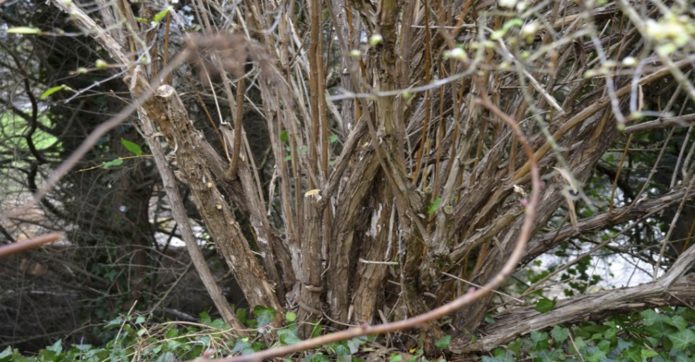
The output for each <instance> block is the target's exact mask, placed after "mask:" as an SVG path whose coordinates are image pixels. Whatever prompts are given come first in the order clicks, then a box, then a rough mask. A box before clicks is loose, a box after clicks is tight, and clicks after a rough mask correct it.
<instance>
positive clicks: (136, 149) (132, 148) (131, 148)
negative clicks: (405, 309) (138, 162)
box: [121, 138, 142, 156]
mask: <svg viewBox="0 0 695 362" xmlns="http://www.w3.org/2000/svg"><path fill="white" fill-rule="evenodd" d="M121 145H123V147H124V148H125V149H126V150H128V152H130V153H132V154H133V155H135V156H141V155H142V148H140V145H138V144H137V143H135V142H133V141H129V140H127V139H125V138H121Z"/></svg>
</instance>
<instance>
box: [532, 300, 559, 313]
mask: <svg viewBox="0 0 695 362" xmlns="http://www.w3.org/2000/svg"><path fill="white" fill-rule="evenodd" d="M534 308H536V310H537V311H539V312H541V313H548V312H550V311H551V310H553V308H555V300H554V299H548V298H541V299H539V300H538V301H537V302H536V305H535V307H534Z"/></svg>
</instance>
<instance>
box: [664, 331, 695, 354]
mask: <svg viewBox="0 0 695 362" xmlns="http://www.w3.org/2000/svg"><path fill="white" fill-rule="evenodd" d="M668 339H670V340H671V342H673V349H674V350H681V351H684V350H686V349H687V348H688V347H690V346H695V332H693V330H692V329H684V330H682V331H679V332H677V333H673V334H669V335H668Z"/></svg>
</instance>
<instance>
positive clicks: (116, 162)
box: [101, 158, 123, 170]
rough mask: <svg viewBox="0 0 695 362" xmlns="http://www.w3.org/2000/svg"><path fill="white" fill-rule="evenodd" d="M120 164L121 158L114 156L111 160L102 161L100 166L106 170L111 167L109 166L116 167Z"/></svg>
mask: <svg viewBox="0 0 695 362" xmlns="http://www.w3.org/2000/svg"><path fill="white" fill-rule="evenodd" d="M122 164H123V159H121V158H116V159H113V160H111V161H106V162H104V163H102V164H101V167H102V168H104V169H106V170H108V169H111V168H115V167H118V166H120V165H122Z"/></svg>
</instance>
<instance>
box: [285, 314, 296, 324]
mask: <svg viewBox="0 0 695 362" xmlns="http://www.w3.org/2000/svg"><path fill="white" fill-rule="evenodd" d="M285 320H286V321H288V322H290V323H292V322H294V321H295V320H297V313H295V312H287V313H286V314H285Z"/></svg>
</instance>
